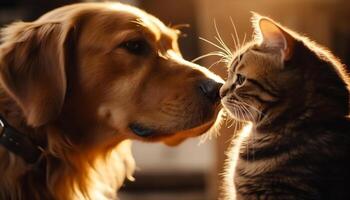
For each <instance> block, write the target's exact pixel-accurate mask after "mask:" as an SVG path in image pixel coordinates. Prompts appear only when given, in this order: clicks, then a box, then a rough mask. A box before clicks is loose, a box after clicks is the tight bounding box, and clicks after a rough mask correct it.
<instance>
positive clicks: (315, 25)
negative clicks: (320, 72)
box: [0, 0, 350, 200]
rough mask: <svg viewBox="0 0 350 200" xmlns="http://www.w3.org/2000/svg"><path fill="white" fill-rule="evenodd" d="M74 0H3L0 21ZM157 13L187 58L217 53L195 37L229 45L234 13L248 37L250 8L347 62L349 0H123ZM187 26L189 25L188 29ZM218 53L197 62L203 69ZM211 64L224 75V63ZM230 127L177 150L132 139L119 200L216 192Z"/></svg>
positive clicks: (189, 199)
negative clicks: (131, 163)
mask: <svg viewBox="0 0 350 200" xmlns="http://www.w3.org/2000/svg"><path fill="white" fill-rule="evenodd" d="M76 2H82V1H78V0H1V1H0V25H1V26H4V25H6V24H8V23H11V22H12V21H15V20H23V21H31V20H34V19H36V18H37V17H39V16H40V15H42V14H43V13H45V12H47V11H49V10H51V9H54V8H56V7H59V6H63V5H66V4H71V3H76ZM121 2H123V3H127V4H131V5H135V6H137V7H139V8H142V9H144V10H146V11H148V12H149V13H151V14H154V15H155V16H157V17H158V18H160V19H161V20H163V21H164V22H165V23H166V24H168V25H179V27H183V28H181V30H182V32H183V37H182V38H180V47H181V50H182V52H183V55H184V57H185V58H186V59H188V60H193V59H195V58H196V57H198V56H200V55H203V54H205V53H208V52H211V51H215V50H218V49H215V47H214V46H212V45H210V44H208V43H206V42H204V41H202V40H200V39H199V37H202V38H205V39H208V40H211V41H215V39H214V37H215V36H216V35H217V33H216V31H215V28H214V21H215V22H216V24H217V27H218V31H219V32H220V34H221V36H222V37H223V38H224V40H225V42H226V43H227V45H228V46H229V47H231V48H232V50H234V48H233V47H234V43H233V41H232V38H231V34H232V33H234V29H233V26H232V24H231V22H230V17H231V18H232V19H233V21H234V23H235V25H236V27H237V32H238V37H239V38H240V40H241V41H242V40H243V38H244V37H245V35H246V38H247V39H248V40H250V39H251V35H252V28H251V24H250V17H251V13H250V11H255V12H258V13H260V14H261V15H266V16H269V17H271V18H273V19H275V20H276V21H278V22H280V23H282V24H283V25H285V26H288V27H289V28H291V29H293V30H295V31H298V32H300V33H302V34H304V35H306V36H309V37H310V38H312V39H313V40H315V41H316V42H318V43H320V44H322V45H324V46H326V47H328V48H329V49H331V50H332V51H333V52H334V53H335V54H336V55H337V56H338V57H340V59H341V60H342V62H343V63H345V64H347V65H348V66H350V22H349V19H350V1H347V0H176V1H174V0H172V1H171V0H123V1H121ZM186 24H188V25H189V27H187V28H186V26H184V25H186ZM218 59H219V58H217V57H211V58H206V59H203V60H200V61H198V63H199V64H202V65H204V66H206V67H209V66H211V65H212V64H213V63H215V62H216V61H217V60H218ZM211 70H212V71H214V72H216V73H218V74H219V75H221V76H222V77H223V78H226V69H225V66H222V64H221V65H220V64H218V65H214V66H211ZM231 137H232V130H230V128H227V127H224V128H222V130H221V136H220V137H219V138H217V139H214V140H211V141H207V142H205V143H204V144H201V145H198V144H199V140H198V139H190V140H188V141H186V142H184V143H183V144H181V145H180V146H178V147H176V148H170V147H166V146H164V145H162V144H143V143H140V142H134V145H133V152H134V156H135V159H136V163H137V172H136V174H135V178H136V181H135V182H126V183H125V185H124V186H123V188H122V191H121V194H120V198H121V199H122V200H151V199H152V200H175V199H176V200H214V199H218V198H219V195H220V179H221V178H222V175H221V174H222V169H223V163H224V160H225V154H224V152H225V150H226V148H227V146H228V145H229V144H230V138H231Z"/></svg>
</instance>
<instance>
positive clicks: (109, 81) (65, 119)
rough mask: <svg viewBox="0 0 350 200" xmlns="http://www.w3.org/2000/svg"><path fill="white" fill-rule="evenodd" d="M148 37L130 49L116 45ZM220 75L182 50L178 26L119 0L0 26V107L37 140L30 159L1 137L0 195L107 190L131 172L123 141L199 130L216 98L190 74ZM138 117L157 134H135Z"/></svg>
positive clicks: (63, 197) (102, 194) (61, 198)
mask: <svg viewBox="0 0 350 200" xmlns="http://www.w3.org/2000/svg"><path fill="white" fill-rule="evenodd" d="M133 39H142V40H144V41H147V43H148V44H149V46H150V52H149V53H148V54H145V55H133V54H131V53H129V52H127V51H126V50H125V49H124V48H123V47H121V46H120V45H121V44H123V42H125V41H128V40H133ZM208 78H212V79H216V80H218V81H220V79H219V78H218V77H216V76H215V75H213V74H211V73H210V72H209V71H208V70H206V69H204V68H202V67H200V66H197V65H195V64H192V63H190V62H187V61H185V60H184V59H182V57H181V54H180V52H179V48H178V44H177V31H176V30H173V29H171V28H168V27H166V26H165V25H164V24H163V23H162V22H160V21H159V20H158V19H156V18H155V17H153V16H151V15H149V14H147V13H145V12H143V11H141V10H139V9H136V8H134V7H130V6H126V5H123V4H119V3H85V4H75V5H71V6H66V7H62V8H59V9H56V10H53V11H51V12H49V13H47V14H45V15H44V16H42V17H41V18H39V19H38V20H36V21H34V22H17V23H14V24H11V25H10V26H8V27H7V28H5V29H3V31H2V43H1V45H0V81H1V89H0V113H1V115H2V116H3V117H4V118H6V119H7V121H8V122H9V123H10V124H11V125H12V126H14V127H15V128H16V129H17V130H19V131H21V132H22V133H24V134H27V135H28V136H29V137H31V138H32V140H33V141H35V142H36V143H39V144H42V145H43V146H45V147H46V148H45V155H44V157H43V158H42V159H41V160H40V162H39V163H38V164H36V165H29V164H27V163H25V162H24V161H23V160H22V158H21V157H19V156H17V155H14V154H13V153H11V152H9V151H8V150H7V149H5V148H3V147H2V146H0V177H1V179H0V199H1V200H5V199H6V200H8V199H13V200H17V199H23V200H35V199H46V200H49V199H57V200H67V199H113V198H115V195H116V194H115V193H116V192H115V190H116V189H117V188H119V187H120V186H121V185H122V183H123V181H124V178H125V177H127V178H129V179H132V173H133V169H134V160H133V158H132V155H131V152H130V145H131V143H130V141H129V140H128V139H138V140H143V141H160V142H164V143H166V144H168V145H176V144H178V143H180V142H181V141H182V140H184V139H186V138H188V137H192V136H197V135H200V134H202V133H204V132H205V131H206V130H207V129H208V128H209V127H210V126H211V125H212V124H213V122H214V119H215V116H216V114H217V104H215V105H214V104H212V103H209V102H208V101H207V100H205V98H203V97H202V96H201V94H200V93H198V92H197V90H198V86H197V84H198V81H200V80H205V79H208ZM132 122H137V123H142V124H143V125H146V126H147V127H150V128H152V129H154V130H157V131H158V132H159V134H155V135H153V136H150V137H140V136H137V135H136V134H134V133H133V132H132V131H131V130H130V129H129V127H128V126H129V124H130V123H132Z"/></svg>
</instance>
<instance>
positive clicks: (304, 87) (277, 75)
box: [220, 14, 349, 124]
mask: <svg viewBox="0 0 350 200" xmlns="http://www.w3.org/2000/svg"><path fill="white" fill-rule="evenodd" d="M253 26H254V30H255V33H256V37H255V39H254V40H253V41H252V42H250V43H248V44H246V45H245V46H244V47H242V48H241V49H240V50H238V51H237V52H238V53H237V52H236V56H235V57H234V58H232V62H231V63H230V65H229V66H228V69H229V73H228V78H227V81H226V83H225V85H224V86H223V87H222V88H221V91H220V93H221V97H222V103H223V105H224V107H225V108H226V110H227V111H228V112H229V114H230V115H231V116H232V117H233V118H235V119H238V120H242V121H252V122H253V123H256V124H259V123H260V124H261V123H272V122H273V121H274V122H276V120H279V122H280V123H282V122H288V121H290V120H298V119H300V120H308V119H310V120H316V121H317V120H319V121H322V120H325V119H328V118H335V117H342V116H345V115H347V114H348V101H349V97H348V96H349V92H348V85H347V76H346V73H345V70H344V66H342V65H341V64H340V62H339V61H338V60H337V59H336V58H335V57H334V56H333V55H332V54H331V53H330V52H328V51H326V50H324V49H323V48H321V47H320V46H319V45H317V44H315V43H314V42H311V41H310V40H309V39H307V38H306V37H303V36H301V35H299V34H297V33H295V32H293V31H291V30H289V29H287V28H285V27H283V26H281V25H280V24H278V23H276V22H275V21H273V20H271V19H269V18H267V17H262V16H260V15H257V14H254V16H253Z"/></svg>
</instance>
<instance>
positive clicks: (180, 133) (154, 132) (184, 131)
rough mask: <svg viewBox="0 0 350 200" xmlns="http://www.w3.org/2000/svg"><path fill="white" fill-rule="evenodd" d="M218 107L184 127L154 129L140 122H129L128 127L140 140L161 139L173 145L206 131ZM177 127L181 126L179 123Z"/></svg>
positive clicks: (216, 113) (210, 125)
mask: <svg viewBox="0 0 350 200" xmlns="http://www.w3.org/2000/svg"><path fill="white" fill-rule="evenodd" d="M220 108H221V107H218V109H217V110H215V111H214V114H211V115H209V116H208V117H207V118H205V119H202V120H199V121H197V123H194V124H192V125H190V126H188V127H185V128H173V129H169V130H167V129H156V128H151V127H154V126H151V125H146V124H143V123H140V122H133V123H130V124H129V126H128V128H129V129H130V130H131V132H132V133H133V134H134V135H136V136H138V138H139V139H141V140H144V141H151V142H152V141H155V142H156V141H162V142H164V143H165V144H167V145H169V146H175V145H178V144H179V143H181V142H182V141H183V140H185V139H186V138H189V137H196V136H200V135H202V134H204V133H206V132H207V131H208V130H209V129H210V128H211V127H212V126H213V124H214V123H215V121H216V119H217V116H218V112H219V110H220ZM179 127H183V126H181V125H179Z"/></svg>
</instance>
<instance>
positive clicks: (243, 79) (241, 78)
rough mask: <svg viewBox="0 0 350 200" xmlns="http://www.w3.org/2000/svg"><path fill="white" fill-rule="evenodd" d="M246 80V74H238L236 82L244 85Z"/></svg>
mask: <svg viewBox="0 0 350 200" xmlns="http://www.w3.org/2000/svg"><path fill="white" fill-rule="evenodd" d="M245 80H246V77H245V76H243V75H242V74H236V84H237V85H243V83H244V82H245Z"/></svg>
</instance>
